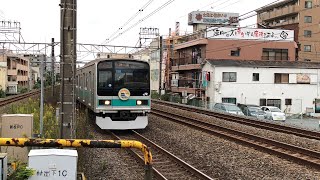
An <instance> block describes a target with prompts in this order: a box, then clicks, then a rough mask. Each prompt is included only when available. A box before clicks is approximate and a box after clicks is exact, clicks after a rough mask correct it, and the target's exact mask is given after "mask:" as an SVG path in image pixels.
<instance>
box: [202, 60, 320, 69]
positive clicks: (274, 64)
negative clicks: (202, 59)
mask: <svg viewBox="0 0 320 180" xmlns="http://www.w3.org/2000/svg"><path fill="white" fill-rule="evenodd" d="M207 62H209V63H210V64H211V65H214V66H220V67H223V66H233V67H235V66H236V67H270V68H306V69H320V63H318V62H304V61H266V60H254V61H253V60H230V59H208V60H207Z"/></svg>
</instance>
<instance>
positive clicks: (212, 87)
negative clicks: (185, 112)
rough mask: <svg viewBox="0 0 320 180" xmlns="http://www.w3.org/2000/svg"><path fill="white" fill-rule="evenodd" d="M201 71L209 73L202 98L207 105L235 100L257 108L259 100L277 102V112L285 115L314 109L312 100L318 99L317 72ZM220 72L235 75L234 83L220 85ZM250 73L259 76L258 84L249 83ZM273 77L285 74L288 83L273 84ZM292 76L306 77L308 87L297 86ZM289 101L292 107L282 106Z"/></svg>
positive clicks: (216, 69) (222, 68)
mask: <svg viewBox="0 0 320 180" xmlns="http://www.w3.org/2000/svg"><path fill="white" fill-rule="evenodd" d="M203 71H207V72H211V74H212V75H211V81H209V82H208V87H207V89H206V96H207V97H209V99H210V103H218V102H222V98H236V101H237V103H245V104H256V105H260V99H280V100H281V110H282V111H284V112H286V113H288V114H297V113H300V112H301V100H302V109H303V112H306V108H313V109H314V108H315V107H314V106H315V105H314V100H315V98H319V94H320V89H319V80H320V77H319V69H289V68H253V67H213V66H211V65H210V64H208V63H207V64H206V65H205V66H204V67H203ZM223 72H236V73H237V80H236V82H222V76H223V75H222V74H223ZM253 73H259V81H253ZM275 73H288V74H289V83H286V84H275ZM296 74H308V75H309V77H310V79H311V83H310V84H297V82H296V80H297V77H296ZM285 99H291V100H292V105H285Z"/></svg>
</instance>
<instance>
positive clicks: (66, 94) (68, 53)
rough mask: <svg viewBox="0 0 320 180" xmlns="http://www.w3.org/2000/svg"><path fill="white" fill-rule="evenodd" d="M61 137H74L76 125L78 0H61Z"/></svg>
mask: <svg viewBox="0 0 320 180" xmlns="http://www.w3.org/2000/svg"><path fill="white" fill-rule="evenodd" d="M60 2H61V4H60V7H61V27H60V42H61V46H60V47H61V50H60V52H61V61H60V63H61V68H60V74H61V89H60V90H61V97H60V98H61V99H60V113H61V118H60V120H61V122H60V123H61V126H60V136H61V138H73V137H74V135H73V132H74V126H75V96H74V93H75V84H74V82H75V71H76V43H77V36H76V34H77V28H76V27H77V25H76V19H77V13H76V8H77V0H61V1H60Z"/></svg>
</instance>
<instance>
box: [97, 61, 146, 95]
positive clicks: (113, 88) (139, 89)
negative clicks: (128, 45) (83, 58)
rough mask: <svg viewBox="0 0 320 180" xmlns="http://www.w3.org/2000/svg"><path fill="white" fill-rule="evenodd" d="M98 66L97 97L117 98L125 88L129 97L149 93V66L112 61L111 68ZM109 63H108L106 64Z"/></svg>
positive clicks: (142, 63)
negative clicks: (128, 92)
mask: <svg viewBox="0 0 320 180" xmlns="http://www.w3.org/2000/svg"><path fill="white" fill-rule="evenodd" d="M103 63H107V62H100V63H99V64H98V71H99V73H98V74H99V75H98V76H99V77H98V80H99V81H98V95H99V96H111V95H112V96H118V92H119V90H120V89H122V88H127V89H129V91H130V94H131V96H143V95H149V93H150V79H149V64H148V63H145V62H135V61H114V63H113V66H112V67H113V68H112V69H110V67H107V68H104V67H105V65H103ZM108 63H110V62H108ZM111 78H112V81H111Z"/></svg>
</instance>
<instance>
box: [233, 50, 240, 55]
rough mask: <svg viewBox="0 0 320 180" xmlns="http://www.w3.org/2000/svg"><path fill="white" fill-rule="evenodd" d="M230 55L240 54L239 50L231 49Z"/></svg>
mask: <svg viewBox="0 0 320 180" xmlns="http://www.w3.org/2000/svg"><path fill="white" fill-rule="evenodd" d="M231 56H240V50H235V51H234V50H232V51H231Z"/></svg>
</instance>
